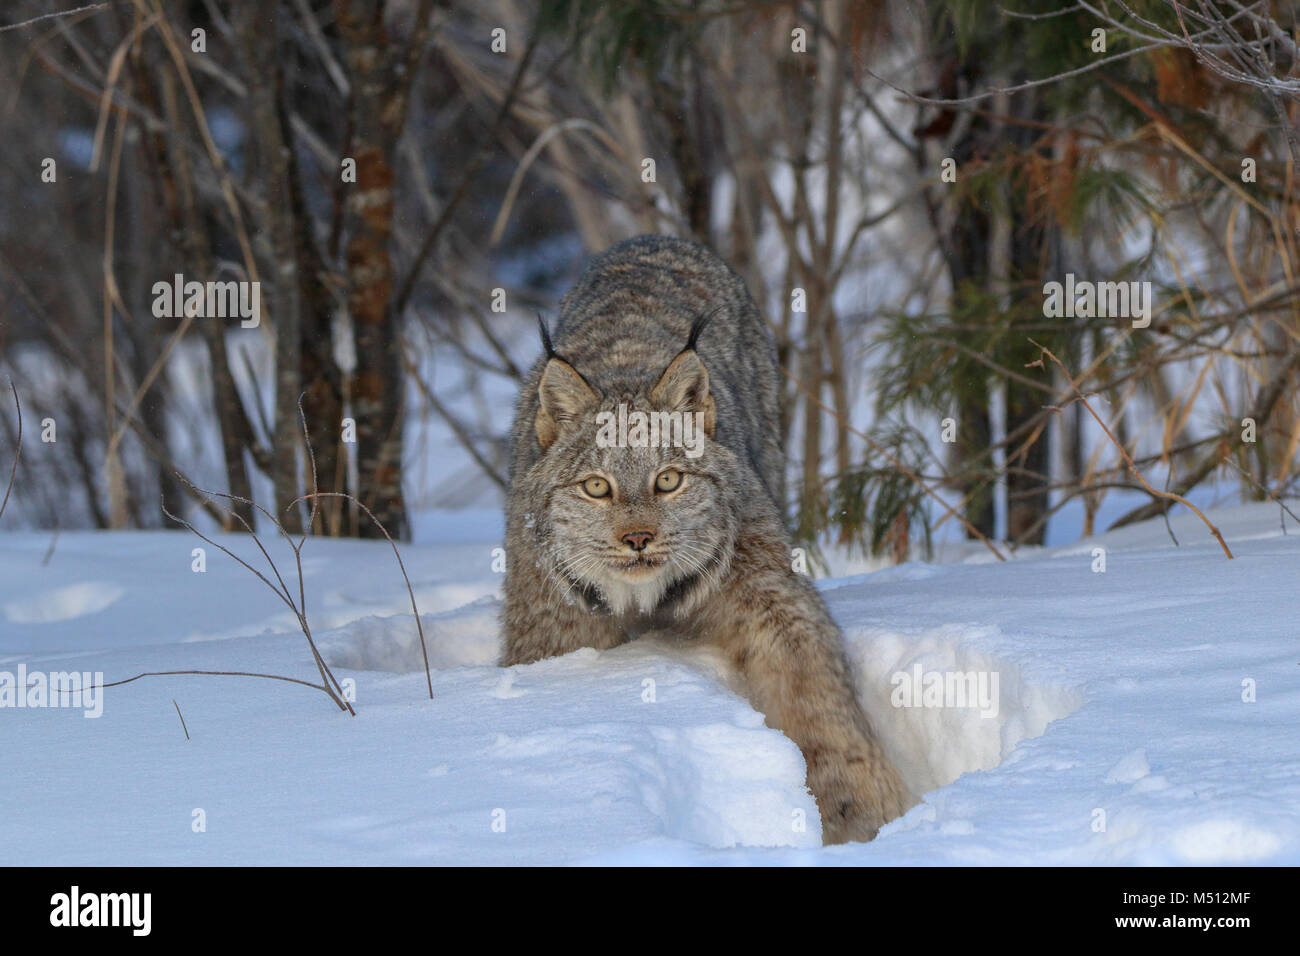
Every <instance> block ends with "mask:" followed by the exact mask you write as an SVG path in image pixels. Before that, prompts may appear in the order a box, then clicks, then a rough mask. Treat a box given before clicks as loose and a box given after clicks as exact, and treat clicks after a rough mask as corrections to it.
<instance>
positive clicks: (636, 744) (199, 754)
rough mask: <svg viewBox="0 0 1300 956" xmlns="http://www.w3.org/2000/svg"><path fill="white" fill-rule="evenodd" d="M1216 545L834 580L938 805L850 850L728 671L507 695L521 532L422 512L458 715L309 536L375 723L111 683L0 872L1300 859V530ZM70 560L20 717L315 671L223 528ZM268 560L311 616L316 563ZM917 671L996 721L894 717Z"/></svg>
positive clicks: (2, 596) (428, 584) (94, 550)
mask: <svg viewBox="0 0 1300 956" xmlns="http://www.w3.org/2000/svg"><path fill="white" fill-rule="evenodd" d="M1293 510H1297V509H1296V508H1295V507H1293ZM1212 517H1213V518H1214V520H1216V521H1217V522H1218V523H1219V525H1220V527H1221V528H1222V530H1223V531H1224V533H1225V535H1226V537H1227V538H1228V541H1229V543H1230V544H1231V546H1232V549H1233V551H1234V553H1235V554H1236V560H1233V561H1228V560H1226V559H1225V557H1224V555H1223V553H1222V551H1221V550H1220V549H1219V547H1218V545H1217V544H1215V543H1214V542H1213V540H1212V539H1210V538H1209V536H1208V534H1207V533H1206V531H1205V529H1204V527H1203V526H1202V525H1200V523H1199V522H1198V521H1197V519H1196V518H1195V517H1194V516H1191V515H1187V514H1183V515H1180V516H1179V517H1177V518H1175V519H1174V521H1173V527H1174V531H1175V532H1176V534H1177V536H1178V539H1179V540H1180V541H1181V542H1182V547H1179V548H1175V547H1174V545H1173V544H1172V542H1171V541H1170V540H1169V537H1168V535H1167V533H1166V531H1165V528H1164V525H1163V523H1162V522H1159V521H1156V522H1152V523H1148V524H1146V525H1141V526H1138V527H1134V528H1129V529H1125V530H1123V531H1119V532H1115V533H1113V534H1109V535H1105V536H1102V537H1099V538H1096V539H1093V540H1090V541H1086V542H1080V543H1076V544H1073V545H1069V546H1065V547H1060V548H1055V549H1047V550H1039V551H1036V552H1034V553H1032V554H1022V555H1021V556H1019V557H1017V558H1016V559H1015V560H1013V561H1011V562H1008V563H1006V564H1001V563H998V562H996V561H995V560H993V558H992V556H991V555H989V554H987V553H983V554H982V555H981V554H975V555H973V556H972V557H970V558H969V559H968V560H966V561H964V562H961V563H952V564H936V565H925V564H918V563H913V564H906V565H902V566H900V567H897V568H890V569H887V570H883V571H879V572H877V573H874V574H867V575H858V576H854V577H845V578H837V579H830V580H825V581H822V582H820V583H821V586H822V587H823V588H824V593H825V595H826V598H827V600H828V602H829V604H830V607H831V610H832V612H833V613H834V615H835V617H836V618H837V620H839V622H840V623H841V625H842V626H843V627H844V629H845V632H846V634H847V638H848V641H849V645H850V653H851V656H852V658H853V662H854V665H855V667H856V670H857V674H858V684H859V690H860V695H861V699H862V701H863V704H864V706H865V707H866V708H867V710H868V711H869V713H870V714H871V716H872V717H873V719H874V722H875V724H876V726H877V727H878V729H879V731H880V733H881V735H882V737H883V738H884V739H885V741H886V745H887V747H888V748H889V750H890V751H891V753H892V754H893V756H894V758H895V760H896V761H897V763H898V764H899V765H900V768H901V769H902V770H903V772H904V774H905V776H906V777H907V780H908V782H909V783H910V785H911V786H912V788H913V789H914V790H915V791H916V792H917V793H918V794H922V795H923V797H922V800H921V802H920V803H919V804H918V805H917V806H916V807H914V808H913V809H912V810H911V812H909V813H908V814H907V815H906V816H905V817H903V818H902V819H900V820H897V821H895V822H894V823H892V824H890V825H889V826H887V827H886V828H885V829H884V830H883V831H882V833H881V835H880V837H879V838H878V839H877V840H876V841H875V842H873V843H871V844H860V845H850V846H844V847H836V848H831V849H823V848H821V846H820V837H819V823H818V818H817V812H816V806H815V804H814V802H813V800H812V798H811V797H810V795H809V794H808V792H807V791H806V790H805V788H804V786H803V762H802V758H801V756H800V754H799V751H798V749H797V748H796V747H795V746H794V745H793V744H792V743H790V742H789V741H788V740H787V739H786V738H785V737H783V736H782V735H781V734H779V733H777V732H775V731H773V730H770V729H768V728H766V727H765V726H764V724H763V722H762V718H761V717H760V716H759V715H758V714H757V713H755V711H754V710H753V709H752V708H751V707H749V705H748V704H747V703H745V701H744V700H743V699H742V698H740V697H738V696H737V695H736V694H735V693H734V692H733V691H732V690H731V689H729V688H728V686H727V684H726V682H725V679H724V677H723V675H722V674H721V672H720V671H719V669H718V667H717V666H716V662H715V661H714V660H713V659H712V658H711V657H710V656H709V655H708V653H707V652H706V651H701V650H700V649H697V648H691V647H687V646H680V645H671V644H667V643H649V642H638V643H635V644H631V645H628V646H625V647H622V648H619V649H616V650H613V651H608V652H603V653H598V652H595V651H584V652H579V653H576V654H572V655H570V656H567V657H564V658H559V659H555V660H549V661H543V662H541V663H538V664H534V665H532V666H528V667H519V668H514V669H511V670H508V671H507V670H501V669H498V668H497V667H495V666H494V663H493V662H494V659H495V657H496V654H497V649H498V629H497V622H496V615H497V609H498V603H497V595H498V593H499V589H500V583H501V577H500V575H499V574H497V573H495V572H494V570H493V563H494V560H496V558H497V557H498V555H494V553H493V549H494V548H496V547H498V546H499V544H500V542H499V534H500V519H499V517H498V516H497V515H496V514H494V513H490V512H482V513H471V514H463V513H462V514H456V515H442V516H433V517H429V518H426V519H424V520H423V521H422V522H421V525H420V527H421V534H420V540H421V541H422V542H424V543H422V544H421V545H419V546H413V547H407V548H404V549H403V557H404V559H405V562H406V566H407V568H408V570H409V572H410V574H411V579H412V584H413V586H414V589H415V594H416V599H417V601H418V603H419V606H420V609H421V611H422V614H423V617H422V620H423V623H424V626H425V632H426V635H427V636H428V638H429V643H430V657H431V661H432V665H433V667H434V670H433V677H432V680H433V692H434V698H433V700H432V701H430V700H429V699H428V693H427V688H426V683H425V675H424V670H423V660H422V657H421V654H420V649H419V644H418V642H417V640H416V632H415V626H414V621H413V619H412V617H411V615H410V604H409V598H408V596H407V593H406V588H405V585H404V583H403V582H402V579H401V577H400V575H399V574H398V571H397V567H396V564H395V562H394V560H393V555H392V552H391V551H390V550H389V549H388V546H387V545H386V544H383V543H370V542H357V541H330V540H313V541H309V542H308V544H307V546H306V548H305V550H304V556H305V560H304V573H305V592H306V596H307V610H308V616H309V619H310V621H311V622H312V626H313V629H314V631H315V632H316V634H317V637H318V640H319V643H320V645H321V647H322V649H323V651H324V653H325V655H326V657H327V658H328V659H329V660H330V661H331V663H332V664H333V665H334V667H335V669H336V674H337V676H338V677H339V678H340V680H344V681H350V682H353V683H354V684H355V697H356V710H357V716H356V717H349V716H347V715H345V714H342V713H340V712H339V711H338V710H337V709H335V707H334V705H333V704H332V703H331V702H330V701H329V700H328V699H327V698H326V697H325V696H324V695H323V694H322V693H320V692H319V691H317V690H312V689H310V688H306V687H302V686H298V685H295V684H289V683H284V682H279V681H270V680H261V679H254V678H247V677H216V676H167V677H145V678H143V679H141V680H139V681H136V682H134V683H130V684H126V685H124V686H119V687H112V688H108V689H105V690H103V691H102V692H101V693H102V695H103V696H102V701H101V703H102V714H101V715H100V716H98V717H95V718H91V719H87V717H86V716H85V715H84V712H83V710H78V709H74V708H69V707H61V708H51V707H45V708H39V707H36V708H34V707H21V708H20V707H14V706H4V707H0V755H2V757H0V759H2V760H3V769H2V770H0V862H3V863H9V864H56V863H57V864H110V863H111V864H121V863H130V864H174V863H198V864H204V863H208V864H211V863H216V864H263V863H265V864H292V863H309V864H374V863H421V864H422V863H483V864H493V863H559V862H601V863H635V864H645V863H711V864H755V863H758V864H768V863H770V864H789V863H828V864H896V863H926V864H930V863H971V864H981V863H1060V864H1071V863H1120V864H1151V863H1287V862H1289V863H1296V862H1300V640H1298V638H1300V528H1298V527H1297V526H1296V525H1295V523H1294V522H1293V521H1291V519H1289V518H1288V519H1287V525H1288V530H1289V531H1290V534H1287V535H1283V534H1282V532H1281V529H1280V528H1279V509H1278V508H1277V506H1276V505H1272V504H1258V505H1249V506H1240V507H1233V508H1220V509H1217V510H1215V511H1214V512H1212ZM221 540H222V541H223V543H227V544H229V545H230V546H232V547H235V548H237V549H238V550H239V552H240V553H241V554H242V555H244V556H246V557H248V558H249V559H250V560H253V559H254V557H260V556H257V555H256V552H255V550H254V549H253V548H252V546H251V542H249V541H248V540H247V539H241V538H238V537H226V538H223V539H221ZM49 545H50V540H49V537H48V536H47V535H38V534H30V533H20V534H9V535H6V536H4V537H3V538H0V703H2V702H3V701H4V699H5V698H4V686H5V685H4V676H3V675H4V674H5V673H9V674H13V675H16V674H17V672H18V670H19V669H20V667H21V668H22V669H23V670H24V671H25V673H26V674H27V675H28V677H27V680H28V682H29V683H30V682H31V681H32V677H31V675H32V674H42V675H44V674H48V673H50V672H73V671H76V672H90V673H102V674H103V679H104V680H105V681H115V680H121V679H124V678H128V677H131V676H134V675H135V674H138V673H140V672H143V671H164V670H183V669H202V670H218V671H256V672H264V673H271V674H280V675H285V676H291V677H296V678H301V679H305V680H315V679H317V676H316V673H315V668H314V666H313V665H312V663H311V657H310V653H309V650H308V647H307V644H306V641H305V639H304V638H303V636H302V634H301V633H300V632H299V631H298V630H297V628H296V624H295V622H294V620H293V617H292V615H291V614H290V613H289V611H288V609H287V608H286V607H285V606H284V605H283V604H282V603H280V602H279V601H278V600H277V599H276V598H275V596H274V595H272V594H271V593H270V592H269V591H268V590H267V589H266V588H265V587H264V586H263V585H262V584H261V583H260V582H258V581H257V580H256V579H255V578H254V577H253V576H252V575H250V574H249V573H248V572H247V571H246V570H244V569H242V568H240V567H239V566H238V565H236V564H235V562H233V561H232V560H230V559H229V558H227V557H226V556H224V555H222V554H220V553H219V552H217V551H215V550H214V549H212V548H207V555H206V562H207V567H206V571H204V572H202V573H198V572H195V571H194V570H192V567H193V562H194V560H195V559H194V556H193V549H194V548H195V547H200V546H203V543H202V542H201V541H198V540H197V539H195V538H194V537H192V536H191V535H189V534H187V533H184V532H158V533H118V534H108V533H65V534H63V535H62V536H60V538H59V539H58V540H57V541H56V542H55V548H54V552H53V554H52V556H51V557H50V558H49V560H48V562H46V563H42V562H43V559H44V558H45V557H46V552H47V550H48V548H49ZM1096 548H1103V549H1105V554H1104V558H1105V570H1104V572H1099V571H1097V570H1094V569H1095V568H1096V567H1097V565H1098V560H1099V559H1098V557H1097V555H1096V553H1095V552H1094V549H1096ZM272 554H273V555H274V556H275V557H276V560H277V561H278V562H279V563H280V565H281V569H282V571H284V572H285V573H286V575H287V578H288V580H290V582H291V584H292V586H293V588H294V590H295V592H296V578H293V577H292V570H293V565H292V561H291V560H290V555H289V552H288V549H287V548H285V547H284V546H283V545H277V546H275V547H274V548H273V549H272ZM917 674H920V675H921V677H922V683H923V684H924V678H925V675H931V674H937V675H940V676H941V677H943V676H948V677H953V676H956V675H966V674H968V675H971V679H972V680H973V681H975V682H976V684H978V682H979V681H983V682H984V684H983V685H982V686H983V687H984V688H985V689H986V690H988V691H989V692H990V694H991V696H990V697H989V699H988V700H986V701H984V702H983V704H982V705H979V706H912V707H907V706H894V705H895V704H896V703H899V702H900V699H899V694H900V693H901V692H902V689H903V687H904V686H907V682H905V681H902V678H901V677H900V675H907V677H908V678H909V679H912V678H915V676H916V675H917ZM995 679H996V694H995V695H993V694H992V690H993V687H994V685H993V681H994V680H995ZM976 684H972V685H971V686H972V687H973V686H976ZM348 686H349V687H351V686H352V684H349V685H348ZM891 698H892V699H891ZM173 701H175V704H173ZM10 702H11V703H13V702H14V701H13V700H12V699H11V701H10ZM922 703H925V701H924V700H923V701H922ZM931 703H941V704H942V703H947V704H949V705H951V704H954V703H955V702H954V701H952V700H948V701H932V702H931ZM968 703H969V702H968ZM178 708H179V711H180V714H181V715H182V716H183V719H184V723H185V728H186V729H187V730H188V733H189V735H190V739H188V740H187V739H186V731H185V730H183V729H182V725H181V720H180V718H178V714H177V709H178Z"/></svg>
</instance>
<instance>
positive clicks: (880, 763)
mask: <svg viewBox="0 0 1300 956" xmlns="http://www.w3.org/2000/svg"><path fill="white" fill-rule="evenodd" d="M806 759H807V762H808V789H810V790H811V791H812V792H813V796H814V797H816V798H817V808H818V810H819V811H820V812H821V817H822V843H823V844H825V845H826V846H831V845H832V844H836V843H850V842H861V843H866V842H868V841H870V840H874V839H875V838H876V834H877V833H878V832H879V831H880V828H881V827H882V826H884V825H885V824H886V823H888V822H889V821H890V820H893V819H894V818H895V817H899V816H902V815H903V813H904V812H906V810H907V808H908V807H909V806H910V805H911V803H912V801H911V798H910V796H909V795H908V793H907V788H906V787H905V786H904V785H903V781H902V778H900V777H899V775H898V771H896V770H895V769H894V768H893V766H892V765H891V764H890V763H889V761H888V760H886V759H885V758H884V757H883V756H882V755H879V754H848V755H846V754H825V753H815V754H811V755H807V757H806Z"/></svg>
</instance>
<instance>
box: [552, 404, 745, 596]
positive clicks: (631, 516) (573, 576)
mask: <svg viewBox="0 0 1300 956" xmlns="http://www.w3.org/2000/svg"><path fill="white" fill-rule="evenodd" d="M633 407H634V408H635V406H633ZM641 408H645V406H644V405H642V406H641ZM602 411H611V412H612V413H613V414H617V412H615V411H613V410H611V409H602ZM599 427H600V426H599V425H598V424H597V418H596V415H595V414H591V415H587V416H584V422H583V424H582V425H581V426H580V427H577V428H574V429H572V430H571V431H568V432H567V433H566V434H565V435H564V436H563V437H562V438H560V440H559V441H557V442H556V444H555V445H554V446H552V448H551V449H550V451H549V453H548V455H547V459H549V463H551V465H552V467H550V468H547V469H546V470H547V471H549V472H550V473H551V475H552V478H551V482H552V484H551V488H550V493H549V495H547V496H546V497H545V499H544V500H545V502H546V506H545V514H544V515H539V516H537V517H538V521H539V528H538V530H539V531H541V532H542V533H543V534H544V535H545V538H546V541H545V552H546V553H547V555H548V557H549V558H550V559H551V562H552V568H551V570H552V573H553V574H555V575H556V576H557V578H558V582H559V586H560V587H561V588H562V589H564V590H565V591H566V592H567V591H569V590H571V589H575V588H576V589H578V590H579V591H583V592H585V591H588V590H589V589H594V591H595V592H596V594H597V595H598V596H599V598H600V600H601V602H602V603H604V604H605V605H606V606H607V607H608V608H609V610H610V611H612V612H613V613H615V614H626V613H629V612H632V611H639V612H641V613H644V614H649V613H650V612H652V611H654V610H655V609H656V608H657V607H658V606H659V605H660V603H661V602H662V600H663V599H664V597H665V595H667V594H668V593H669V591H670V589H672V588H673V586H674V585H679V586H680V585H681V584H682V583H683V582H687V581H692V580H702V581H704V582H706V583H715V582H716V580H717V579H718V578H719V577H720V576H721V575H722V574H723V573H725V571H726V568H727V566H728V565H729V563H730V559H731V549H732V545H733V542H734V540H735V536H736V527H735V519H734V517H733V516H734V514H735V508H734V505H733V504H732V499H733V495H732V493H731V489H730V488H729V487H728V483H727V478H728V476H727V474H726V471H727V468H726V464H727V462H726V461H725V460H724V459H728V458H730V457H731V456H730V453H729V452H727V450H726V449H724V448H722V447H721V446H719V445H716V444H715V443H713V442H712V441H707V440H706V442H705V449H704V453H703V454H701V455H699V456H698V457H695V458H688V457H687V456H686V455H685V454H684V453H683V449H682V448H680V447H674V446H669V447H654V446H651V447H643V448H641V447H627V446H618V445H615V446H613V447H609V446H605V447H602V443H600V442H598V441H597V440H596V435H597V430H598V428H599ZM544 463H548V462H547V460H544V462H543V464H544ZM719 465H721V466H722V467H721V468H719V467H718V466H719Z"/></svg>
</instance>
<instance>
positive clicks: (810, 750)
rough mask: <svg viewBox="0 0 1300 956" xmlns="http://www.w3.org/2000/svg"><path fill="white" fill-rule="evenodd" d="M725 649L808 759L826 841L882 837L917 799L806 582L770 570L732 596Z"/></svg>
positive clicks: (773, 722)
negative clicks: (879, 732)
mask: <svg viewBox="0 0 1300 956" xmlns="http://www.w3.org/2000/svg"><path fill="white" fill-rule="evenodd" d="M725 602H726V606H725V608H719V609H718V611H717V612H716V613H715V615H714V617H715V620H719V621H723V620H727V619H729V621H728V623H727V624H726V625H725V636H724V637H723V638H722V643H723V644H724V649H725V650H726V651H727V652H728V656H729V657H730V658H731V659H732V661H733V663H734V664H735V666H736V667H737V668H738V670H739V671H740V673H741V675H742V677H743V678H744V683H745V685H746V686H747V688H748V689H749V697H750V701H751V703H753V704H754V706H755V707H756V708H757V709H758V710H759V711H761V712H762V713H763V715H764V717H766V719H767V723H768V724H769V725H770V726H772V727H775V728H777V729H779V730H781V731H782V732H783V733H785V735H786V736H787V737H789V738H790V739H791V740H793V741H794V742H795V743H796V744H797V745H798V746H799V749H800V750H801V751H802V752H803V756H804V763H805V765H806V766H807V772H808V778H807V782H808V789H809V790H811V791H812V793H813V796H814V797H815V798H816V800H817V809H818V811H819V812H820V813H821V817H822V841H823V842H824V843H826V844H828V845H829V844H833V843H846V842H849V841H853V840H857V841H866V840H871V839H874V838H875V836H876V833H877V832H878V831H879V830H880V828H881V827H882V826H884V825H885V824H886V823H888V822H889V821H890V820H892V819H894V818H895V817H898V816H901V815H902V814H903V813H904V812H906V810H907V809H908V808H909V807H910V806H911V805H912V803H913V800H912V798H911V795H910V794H909V793H908V791H907V787H906V786H905V785H904V783H903V780H902V777H901V776H900V775H899V773H898V771H897V770H896V769H895V768H894V766H893V764H892V763H891V762H890V761H889V758H888V757H887V756H886V755H885V752H884V749H883V748H882V747H881V745H880V742H879V740H877V738H876V736H875V734H874V733H873V731H872V728H871V725H870V723H869V722H868V720H867V717H866V715H865V714H864V713H863V712H862V708H861V707H860V706H859V705H858V701H857V696H856V694H855V692H854V688H853V681H852V676H851V673H850V670H849V665H848V661H847V659H846V658H845V655H844V649H843V644H842V638H841V635H840V632H839V629H838V628H837V627H836V626H835V624H834V622H833V621H832V620H831V618H830V614H829V613H828V612H827V611H826V608H825V605H823V604H822V602H821V598H820V597H819V596H818V595H817V594H816V592H815V591H814V590H813V589H812V587H811V585H809V584H808V583H807V582H806V581H804V580H803V579H802V578H800V577H799V576H798V575H795V574H793V573H786V574H780V573H765V574H761V575H755V576H753V577H751V578H750V579H748V580H746V581H745V582H744V584H743V585H742V586H741V587H738V588H735V589H733V590H731V592H730V593H729V595H728V596H727V597H726V598H725Z"/></svg>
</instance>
